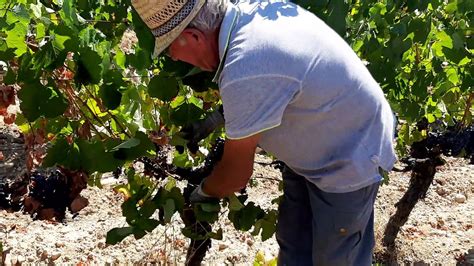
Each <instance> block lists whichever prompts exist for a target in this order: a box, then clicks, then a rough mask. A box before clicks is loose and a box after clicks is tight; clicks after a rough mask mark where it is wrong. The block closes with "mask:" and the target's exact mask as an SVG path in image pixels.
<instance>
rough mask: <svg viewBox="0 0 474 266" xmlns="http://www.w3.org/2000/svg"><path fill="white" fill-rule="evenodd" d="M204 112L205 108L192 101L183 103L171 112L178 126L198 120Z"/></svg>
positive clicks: (172, 118)
mask: <svg viewBox="0 0 474 266" xmlns="http://www.w3.org/2000/svg"><path fill="white" fill-rule="evenodd" d="M203 114H204V110H202V109H201V108H200V107H198V106H197V105H195V104H192V103H183V104H181V105H180V106H178V108H176V109H174V110H173V112H172V113H171V120H172V121H173V123H174V124H175V125H177V126H184V125H186V124H188V123H190V122H192V121H196V120H198V119H199V118H201V116H202V115H203Z"/></svg>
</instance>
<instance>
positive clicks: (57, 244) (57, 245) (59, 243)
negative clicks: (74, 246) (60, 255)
mask: <svg viewBox="0 0 474 266" xmlns="http://www.w3.org/2000/svg"><path fill="white" fill-rule="evenodd" d="M54 245H55V246H56V247H57V248H62V247H64V246H65V244H64V243H62V242H57V243H56V244H54Z"/></svg>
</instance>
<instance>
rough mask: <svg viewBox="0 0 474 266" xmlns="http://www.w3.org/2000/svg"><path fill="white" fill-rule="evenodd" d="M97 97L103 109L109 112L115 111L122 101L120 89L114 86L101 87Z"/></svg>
mask: <svg viewBox="0 0 474 266" xmlns="http://www.w3.org/2000/svg"><path fill="white" fill-rule="evenodd" d="M99 96H100V98H101V99H102V102H103V103H104V105H105V107H107V109H110V110H114V109H117V108H118V107H119V106H120V102H121V101H122V93H121V92H120V87H117V86H116V85H115V84H110V85H103V86H102V87H101V88H100V89H99Z"/></svg>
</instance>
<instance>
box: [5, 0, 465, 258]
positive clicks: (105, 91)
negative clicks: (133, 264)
mask: <svg viewBox="0 0 474 266" xmlns="http://www.w3.org/2000/svg"><path fill="white" fill-rule="evenodd" d="M295 2H296V3H298V4H300V5H301V6H303V7H305V8H307V9H308V10H309V11H311V12H313V13H315V14H316V15H318V16H319V17H320V18H322V19H323V20H324V21H325V22H326V23H328V24H329V25H330V26H331V27H332V28H333V29H335V30H336V31H337V32H338V33H339V34H340V35H341V36H342V37H343V38H344V39H345V40H346V41H347V42H348V43H349V44H350V45H351V47H352V48H353V50H354V51H355V52H356V53H357V54H358V55H359V56H360V57H361V58H362V59H363V60H364V62H365V63H366V65H367V67H368V69H369V70H370V72H371V74H372V75H373V76H374V78H375V79H376V80H377V81H378V82H379V84H380V86H381V87H382V89H383V91H384V93H385V95H386V97H387V99H388V100H389V102H390V105H391V106H392V109H393V110H394V111H395V112H396V115H397V117H398V118H399V123H398V136H397V139H396V142H397V152H398V154H399V155H400V158H404V157H407V158H412V160H408V159H407V160H406V162H407V165H408V166H409V168H410V169H412V170H414V173H412V178H413V182H412V183H413V184H415V183H417V182H418V181H419V180H425V181H426V180H428V181H429V178H430V177H426V178H425V177H423V178H421V177H419V176H417V171H416V169H421V168H419V167H421V166H422V165H423V164H426V163H427V162H428V161H430V166H429V167H430V169H432V170H433V171H435V170H436V167H435V165H437V164H438V159H439V156H440V155H441V154H444V155H447V156H464V157H468V158H470V160H471V162H472V160H473V157H472V150H473V148H472V145H473V141H472V138H473V137H472V132H473V129H472V116H473V115H472V114H473V112H474V109H473V107H472V104H473V102H474V100H473V99H474V96H473V95H474V92H473V89H472V86H473V84H472V81H473V80H474V79H473V78H472V73H473V72H474V71H473V70H474V68H473V66H474V64H473V63H472V53H473V50H474V42H473V39H472V19H473V15H474V11H473V10H474V6H473V1H466V0H456V1H455V0H448V1H443V0H430V1H398V0H383V1H375V0H368V1H359V0H350V1H328V0H316V1H306V0H298V1H295ZM130 7H131V4H130V0H117V1H110V0H105V1H88V0H85V1H75V0H63V1H56V0H52V1H43V0H41V1H37V0H19V1H12V0H0V28H1V30H0V119H1V120H2V122H3V123H5V124H12V123H15V124H16V125H17V126H18V127H19V129H20V130H21V132H22V135H23V136H24V142H25V143H24V144H25V146H26V149H25V150H26V168H27V171H28V174H29V175H28V176H31V179H32V180H33V181H34V184H33V183H32V184H30V192H28V193H29V195H28V196H29V197H31V198H36V199H40V200H41V201H42V202H43V204H44V206H45V207H48V208H49V207H51V208H49V209H55V210H59V213H61V214H60V215H58V216H59V217H61V216H63V214H62V213H63V212H64V210H65V209H66V208H68V206H70V204H71V203H72V200H73V199H74V198H71V197H72V196H71V195H70V194H69V195H66V194H65V193H64V191H63V192H45V191H47V190H50V189H51V188H50V187H48V186H53V185H48V184H52V183H49V182H53V181H54V182H56V184H55V185H54V186H58V187H63V188H64V187H65V185H64V182H63V181H61V182H63V183H61V182H60V180H64V178H63V177H62V175H65V176H68V178H71V177H72V176H76V178H77V177H78V176H80V178H81V179H83V180H87V181H89V184H90V185H93V184H96V185H100V179H101V176H102V174H103V173H106V172H114V173H115V176H117V177H119V176H122V175H123V176H125V177H126V179H127V184H124V185H120V186H118V187H117V188H116V190H117V191H120V192H122V193H123V194H124V195H125V200H124V202H123V204H122V211H123V215H124V216H125V218H126V220H127V223H128V225H127V226H126V227H122V228H114V229H112V230H111V231H110V232H109V234H108V235H107V242H108V243H110V244H115V243H118V242H120V241H121V240H123V239H124V238H125V237H127V236H130V235H133V236H134V237H135V238H137V239H138V238H141V237H143V236H144V235H146V234H147V233H148V232H151V231H152V230H154V229H155V228H156V227H157V226H158V225H160V224H162V225H163V224H167V223H169V222H170V221H171V217H172V216H173V215H174V214H176V213H179V215H181V217H183V220H185V223H186V225H187V229H186V230H183V234H185V235H186V236H189V237H190V238H192V239H194V240H193V242H192V243H194V244H195V243H196V241H204V242H201V243H204V244H203V245H201V244H199V245H198V247H206V248H205V249H204V253H205V250H206V249H207V247H208V245H209V243H210V242H209V241H208V239H210V238H220V237H222V234H221V233H222V231H219V230H218V231H217V232H212V231H210V229H211V228H212V226H211V224H212V223H213V222H214V221H215V220H216V219H217V218H216V217H217V215H218V213H219V211H220V210H221V207H222V206H227V208H229V215H228V218H229V219H230V220H231V222H232V223H233V224H234V226H235V227H236V228H237V229H240V230H243V231H248V230H251V229H252V228H253V233H254V234H255V235H261V236H262V239H264V240H265V239H268V238H270V237H271V236H272V235H273V234H274V231H275V225H276V217H277V211H276V210H263V209H261V208H260V207H259V206H257V205H256V204H255V203H253V202H252V201H251V199H247V196H246V195H245V193H242V194H241V195H238V196H231V197H229V198H228V199H225V200H224V201H222V202H211V203H204V204H202V205H196V206H192V207H190V205H189V202H188V196H189V193H190V191H191V189H192V188H194V187H195V186H196V185H197V184H199V183H200V182H201V181H202V179H203V178H204V177H206V176H207V175H208V174H209V173H210V171H211V170H212V166H213V165H214V164H215V163H217V162H218V160H219V157H220V156H221V155H222V151H221V149H222V143H223V141H222V140H220V139H219V138H222V137H225V132H221V131H217V132H214V133H213V134H211V135H210V136H209V137H208V138H206V139H204V140H202V141H201V142H200V143H197V144H196V143H192V145H187V144H188V143H187V141H186V140H185V139H183V138H182V137H181V135H180V130H181V129H182V128H183V127H185V126H186V125H189V124H190V123H192V122H194V121H197V120H199V119H202V118H203V117H205V116H206V113H208V112H213V111H214V110H217V109H218V108H220V106H221V102H220V99H219V92H218V90H217V87H216V85H215V84H213V83H212V82H211V79H212V76H213V73H205V72H199V71H196V69H193V68H192V67H191V66H189V65H186V64H184V63H179V62H174V61H172V60H171V59H170V58H168V57H166V56H161V57H159V58H156V59H152V57H151V54H152V51H153V47H154V37H153V35H152V34H151V32H150V31H149V29H148V28H147V27H146V25H145V24H144V23H143V22H142V21H141V20H140V18H139V16H138V15H137V14H136V13H135V11H134V10H133V9H132V8H130ZM17 105H19V109H20V111H19V112H18V111H17V110H15V106H17ZM193 145H194V146H193ZM170 147H171V148H170ZM188 147H189V148H188ZM190 148H191V149H190ZM175 150H176V151H175ZM206 151H209V155H208V156H207V157H206V156H205V154H206ZM168 154H171V157H172V158H171V163H170V162H168V161H167V160H168ZM469 156H470V157H469ZM97 158H100V160H98V159H97ZM417 160H418V161H417ZM137 162H141V163H143V164H144V166H145V171H144V172H143V173H141V172H137V171H135V169H134V167H133V165H134V164H135V163H137ZM55 169H60V170H58V171H60V172H56V170H55ZM407 170H408V168H407ZM45 171H46V172H45ZM44 173H52V175H51V176H50V175H49V174H44ZM78 173H80V174H78ZM433 175H434V173H433V172H432V171H431V172H430V176H433ZM176 180H178V181H183V182H188V183H187V188H186V189H181V188H179V187H178V186H176ZM425 181H423V183H424V184H427V186H425V188H426V189H428V187H429V183H430V182H425ZM418 183H419V182H418ZM79 187H81V186H79ZM425 188H424V189H425ZM64 189H65V188H64ZM68 189H69V190H68V191H69V193H72V194H74V196H76V197H77V196H78V195H79V194H78V193H79V192H80V189H79V188H74V189H73V190H74V191H71V187H70V186H69V187H68ZM9 193H10V194H11V188H10V187H9V185H8V184H7V183H6V182H5V181H4V180H3V179H2V178H0V205H1V206H2V207H3V206H4V205H8V204H10V205H11V204H12V202H11V199H10V198H9V197H10V194H9ZM55 193H59V194H55ZM415 193H418V194H419V193H420V191H415ZM424 193H425V192H423V191H422V192H421V194H419V195H421V196H422V195H423V194H424ZM50 196H51V197H55V198H67V200H66V204H65V205H64V206H56V205H55V203H54V201H53V200H52V199H50V198H48V197H50ZM418 198H422V197H417V199H410V201H411V203H410V204H413V205H414V203H413V201H414V202H415V203H416V200H418ZM155 213H158V216H157V219H155V218H156V217H155V216H154V214H155ZM244 214H245V215H244ZM408 214H409V211H408ZM408 214H405V216H407V217H408ZM407 217H405V218H407ZM405 218H403V219H405ZM403 219H401V220H403ZM196 224H202V225H203V226H202V227H200V228H201V229H203V228H204V229H205V230H200V229H199V228H192V226H195V225H196ZM396 224H397V226H398V227H400V226H403V223H402V222H396ZM188 229H189V230H188ZM390 230H392V229H390ZM395 231H396V230H395ZM390 234H392V235H393V233H390ZM395 235H396V233H395ZM385 242H386V244H387V245H391V243H393V239H387V241H385ZM191 246H193V244H192V245H191ZM198 249H199V248H198ZM190 250H195V249H193V248H191V249H190ZM194 253H195V252H194V251H192V252H191V253H189V254H194ZM202 254H203V253H202V252H201V253H200V255H198V256H196V260H195V262H200V260H202V258H203V255H202ZM188 257H191V255H188ZM190 263H191V261H190Z"/></svg>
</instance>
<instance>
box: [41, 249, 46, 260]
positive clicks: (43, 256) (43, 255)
mask: <svg viewBox="0 0 474 266" xmlns="http://www.w3.org/2000/svg"><path fill="white" fill-rule="evenodd" d="M47 258H48V251H46V250H43V252H41V253H40V259H41V260H46V259H47Z"/></svg>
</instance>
